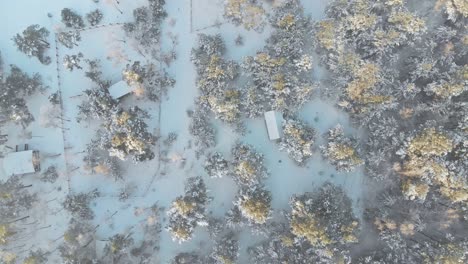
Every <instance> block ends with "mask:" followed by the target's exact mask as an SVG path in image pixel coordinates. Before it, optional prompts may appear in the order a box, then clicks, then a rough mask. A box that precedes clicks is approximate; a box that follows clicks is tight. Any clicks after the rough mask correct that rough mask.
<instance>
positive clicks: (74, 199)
mask: <svg viewBox="0 0 468 264" xmlns="http://www.w3.org/2000/svg"><path fill="white" fill-rule="evenodd" d="M96 197H99V192H98V190H97V189H94V190H93V191H91V192H89V193H79V194H68V195H67V197H66V198H65V201H64V202H63V208H65V210H67V211H69V212H70V213H71V214H72V215H73V216H76V217H78V218H80V219H84V220H91V219H93V218H94V212H93V210H91V208H90V207H89V204H90V202H91V201H92V200H93V199H94V198H96Z"/></svg>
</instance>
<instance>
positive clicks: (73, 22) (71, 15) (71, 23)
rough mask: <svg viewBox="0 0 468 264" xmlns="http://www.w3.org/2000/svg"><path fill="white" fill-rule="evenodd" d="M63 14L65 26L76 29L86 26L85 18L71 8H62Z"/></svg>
mask: <svg viewBox="0 0 468 264" xmlns="http://www.w3.org/2000/svg"><path fill="white" fill-rule="evenodd" d="M61 15H62V23H64V24H65V26H67V27H69V28H74V29H80V28H84V26H85V25H84V22H83V18H82V17H81V16H80V15H78V14H77V13H75V12H74V11H73V10H71V9H70V8H64V9H62V12H61Z"/></svg>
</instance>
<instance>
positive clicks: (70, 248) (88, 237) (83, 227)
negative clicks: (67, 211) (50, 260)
mask: <svg viewBox="0 0 468 264" xmlns="http://www.w3.org/2000/svg"><path fill="white" fill-rule="evenodd" d="M94 234H95V228H94V227H93V226H91V225H90V223H89V222H86V221H81V220H77V219H74V218H72V219H71V221H70V223H69V224H68V229H67V230H66V231H65V233H64V234H63V243H62V244H61V245H60V246H59V247H58V250H59V251H60V256H61V257H62V260H63V261H64V263H86V262H91V261H93V260H96V250H95V248H93V247H92V246H91V245H90V244H91V243H92V242H94V240H95V237H94Z"/></svg>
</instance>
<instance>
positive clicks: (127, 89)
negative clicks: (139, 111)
mask: <svg viewBox="0 0 468 264" xmlns="http://www.w3.org/2000/svg"><path fill="white" fill-rule="evenodd" d="M131 92H133V87H131V86H130V85H128V84H127V82H126V81H120V82H118V83H115V84H114V85H112V86H111V87H109V94H110V96H112V98H114V99H120V98H122V97H124V96H125V95H127V94H129V93H131Z"/></svg>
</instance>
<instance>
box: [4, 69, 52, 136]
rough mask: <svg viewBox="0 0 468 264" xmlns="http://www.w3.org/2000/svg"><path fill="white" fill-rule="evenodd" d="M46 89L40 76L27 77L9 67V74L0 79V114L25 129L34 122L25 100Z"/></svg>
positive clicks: (23, 73) (18, 70)
mask: <svg viewBox="0 0 468 264" xmlns="http://www.w3.org/2000/svg"><path fill="white" fill-rule="evenodd" d="M46 88H47V87H46V86H44V85H43V83H42V79H41V76H40V75H39V74H37V73H36V74H34V75H32V76H29V75H27V74H26V73H25V72H23V71H22V70H21V69H20V68H18V67H17V66H15V65H11V69H10V74H9V75H8V76H6V77H4V78H2V79H0V90H1V91H2V92H1V93H0V113H1V114H2V115H3V116H4V117H6V119H7V120H8V121H12V122H15V123H17V124H21V125H23V127H26V126H27V125H29V124H30V123H31V122H32V121H34V117H33V115H32V114H31V113H30V112H29V109H28V107H27V105H26V100H25V98H26V97H27V96H31V95H33V94H34V93H35V92H37V91H44V90H45V89H46Z"/></svg>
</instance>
